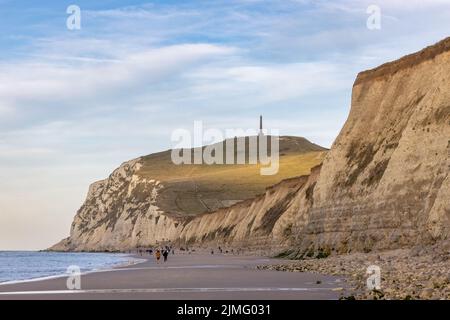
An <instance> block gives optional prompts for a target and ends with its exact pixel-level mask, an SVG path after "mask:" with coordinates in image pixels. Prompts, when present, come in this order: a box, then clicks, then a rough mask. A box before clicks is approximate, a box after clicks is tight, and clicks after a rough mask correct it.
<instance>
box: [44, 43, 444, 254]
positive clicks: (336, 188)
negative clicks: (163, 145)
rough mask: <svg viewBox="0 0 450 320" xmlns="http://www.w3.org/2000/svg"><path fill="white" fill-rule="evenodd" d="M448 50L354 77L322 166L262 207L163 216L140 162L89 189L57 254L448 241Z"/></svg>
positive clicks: (252, 204)
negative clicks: (165, 246) (158, 246)
mask: <svg viewBox="0 0 450 320" xmlns="http://www.w3.org/2000/svg"><path fill="white" fill-rule="evenodd" d="M449 159H450V38H449V39H446V40H444V41H442V42H440V43H438V44H436V45H435V46H432V47H429V48H426V49H424V50H423V51H421V52H419V53H416V54H413V55H410V56H407V57H404V58H402V59H400V60H398V61H395V62H392V63H388V64H386V65H383V66H380V67H378V68H376V69H374V70H370V71H366V72H362V73H361V74H359V75H358V77H357V79H356V81H355V84H354V87H353V93H352V106H351V111H350V115H349V117H348V120H347V121H346V123H345V125H344V127H343V128H342V130H341V132H340V134H339V136H338V137H337V139H336V141H335V142H334V144H333V146H332V148H331V150H330V151H329V152H328V153H327V155H326V157H325V159H324V161H323V164H322V165H321V166H319V167H316V168H314V169H313V170H312V172H311V174H310V175H309V176H303V177H298V178H293V179H289V180H285V181H282V182H281V183H279V184H278V185H275V186H273V187H271V188H268V189H267V190H266V192H265V193H264V194H262V195H260V196H258V197H256V198H255V199H252V200H246V201H243V202H240V203H238V204H235V205H233V206H231V207H229V208H223V209H219V210H217V211H215V212H213V213H208V214H201V215H199V216H196V217H194V218H184V219H183V218H175V217H174V216H168V215H166V214H165V213H164V212H162V211H161V210H160V209H159V208H158V207H157V206H156V202H155V199H156V198H157V196H158V190H160V188H163V187H164V186H163V185H162V184H161V183H158V181H154V180H147V179H143V178H142V177H140V176H139V175H136V172H137V170H139V166H140V165H141V164H140V159H137V160H134V161H131V162H128V163H125V164H124V165H122V166H121V167H120V168H119V169H118V170H116V171H115V172H114V173H113V174H112V175H111V176H110V177H109V178H108V179H107V180H104V181H100V182H97V183H95V184H94V185H92V186H91V189H90V192H89V195H88V198H87V200H86V203H85V204H84V205H83V207H82V208H81V209H80V211H79V212H78V214H77V216H76V218H75V221H74V223H73V225H72V231H71V236H70V238H68V239H66V240H63V241H62V242H61V243H60V244H58V245H56V246H55V247H53V249H56V250H104V249H110V250H111V249H115V250H120V249H128V248H133V247H137V246H141V245H142V246H145V245H152V244H155V243H156V242H157V241H163V240H170V241H172V242H176V243H179V244H189V245H191V244H195V245H201V246H216V245H221V244H225V245H227V246H234V247H240V248H246V249H261V250H265V251H271V250H278V251H281V250H288V251H289V253H290V254H291V255H292V256H299V255H304V254H307V255H311V254H317V253H318V252H321V253H324V252H326V253H327V254H328V253H331V252H336V253H346V252H350V251H370V250H374V249H375V250H377V249H379V250H382V249H388V248H397V247H405V246H412V245H415V244H425V245H426V244H430V243H433V242H435V241H439V240H443V239H448V238H449V236H450V200H449V199H450V181H449V177H448V173H449V171H450V160H449Z"/></svg>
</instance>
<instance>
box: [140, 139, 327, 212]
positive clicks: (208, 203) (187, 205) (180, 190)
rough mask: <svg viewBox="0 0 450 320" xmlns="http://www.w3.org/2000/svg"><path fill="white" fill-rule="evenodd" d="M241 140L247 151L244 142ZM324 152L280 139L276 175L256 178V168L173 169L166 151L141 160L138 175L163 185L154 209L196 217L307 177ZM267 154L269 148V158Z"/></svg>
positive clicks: (308, 144) (303, 142)
mask: <svg viewBox="0 0 450 320" xmlns="http://www.w3.org/2000/svg"><path fill="white" fill-rule="evenodd" d="M242 139H244V138H242ZM245 139H246V140H245V150H248V144H249V142H248V138H245ZM269 141H270V140H269ZM224 145H225V144H224ZM203 148H204V147H203ZM326 150H327V149H325V148H322V147H320V146H318V145H316V144H313V143H311V142H310V141H308V140H306V139H305V138H301V137H292V136H282V137H280V138H279V154H280V159H279V171H278V173H277V174H275V175H268V176H263V175H261V174H260V167H261V165H260V164H257V165H254V164H253V165H252V164H248V163H246V164H241V165H237V164H234V165H230V164H213V165H207V164H190V165H189V164H188V165H187V164H181V165H175V164H173V163H172V161H171V150H167V151H164V152H159V153H154V154H151V155H148V156H145V157H144V158H143V159H144V160H143V164H144V165H143V167H142V168H141V169H140V171H139V173H138V174H139V175H142V176H144V177H146V178H149V179H156V180H159V181H161V183H162V184H163V185H164V188H163V189H162V190H161V193H160V196H159V197H158V198H159V201H158V204H157V205H158V207H159V208H161V209H162V210H164V211H165V212H166V213H169V214H173V215H183V216H185V215H197V214H200V213H204V212H212V211H214V210H217V209H218V208H221V207H227V206H230V205H232V204H234V203H236V202H239V201H241V200H245V199H249V198H252V197H254V196H256V195H257V194H260V193H262V192H263V191H264V190H265V188H266V187H269V186H271V185H274V184H276V183H278V182H280V181H281V180H283V179H286V178H291V177H296V176H301V175H305V174H309V172H310V169H311V168H312V167H314V166H316V165H318V164H320V163H321V162H322V160H323V157H324V156H325V153H326ZM241 152H244V150H242V149H238V148H237V144H236V146H235V150H234V153H235V158H236V157H237V155H238V154H239V153H241ZM270 152H271V151H270V144H269V155H270ZM224 154H225V152H224ZM246 154H247V156H248V152H246ZM246 159H248V158H246Z"/></svg>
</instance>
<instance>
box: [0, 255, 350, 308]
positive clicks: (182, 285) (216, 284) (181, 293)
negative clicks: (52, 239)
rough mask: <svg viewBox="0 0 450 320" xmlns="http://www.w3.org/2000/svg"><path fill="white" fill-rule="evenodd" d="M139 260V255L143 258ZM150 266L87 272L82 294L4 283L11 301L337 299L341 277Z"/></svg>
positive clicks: (191, 258)
mask: <svg viewBox="0 0 450 320" xmlns="http://www.w3.org/2000/svg"><path fill="white" fill-rule="evenodd" d="M139 258H141V257H139ZM142 258H147V259H148V260H147V261H146V262H142V263H138V264H135V265H131V266H126V267H119V268H115V269H109V270H103V271H99V272H92V273H87V274H83V275H82V276H81V290H68V289H67V286H66V282H67V277H66V276H64V277H60V278H53V279H46V280H42V281H31V282H20V283H13V284H3V285H0V300H11V299H89V300H92V299H171V300H178V299H182V300H187V299H192V300H197V299H198V300H207V299H213V300H214V299H225V300H227V299H236V300H240V299H244V300H250V299H254V300H266V299H338V298H339V296H340V295H341V292H342V287H345V282H344V281H343V279H342V278H339V277H336V276H327V275H320V274H313V273H301V272H280V271H270V270H257V269H256V266H257V265H265V264H275V263H279V262H286V260H279V259H269V258H264V257H251V256H240V255H221V254H215V255H211V254H206V253H203V254H200V253H192V254H187V253H183V254H175V255H169V259H168V261H167V262H166V263H160V264H156V261H155V259H154V258H153V257H149V256H148V255H146V256H143V257H142Z"/></svg>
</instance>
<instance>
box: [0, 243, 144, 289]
mask: <svg viewBox="0 0 450 320" xmlns="http://www.w3.org/2000/svg"><path fill="white" fill-rule="evenodd" d="M3 252H52V253H111V254H117V253H113V252H77V251H43V250H39V251H22V250H20V251H3ZM120 254H125V255H126V257H132V258H134V259H135V261H134V262H132V261H127V262H125V261H124V262H123V263H117V264H113V265H110V266H105V267H101V268H95V269H91V270H87V271H83V272H81V276H84V275H87V274H92V273H96V272H107V271H111V270H114V269H118V268H126V267H130V266H135V265H138V264H140V263H145V262H146V261H147V260H148V259H144V258H143V257H138V256H135V255H133V254H128V253H122V252H121V253H120ZM67 276H68V274H67V273H61V274H54V275H48V276H42V277H36V278H27V279H19V280H7V281H3V282H0V287H1V286H4V285H14V284H21V283H28V282H39V281H46V280H52V279H59V278H67Z"/></svg>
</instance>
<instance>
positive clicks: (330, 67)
mask: <svg viewBox="0 0 450 320" xmlns="http://www.w3.org/2000/svg"><path fill="white" fill-rule="evenodd" d="M71 4H76V5H78V6H79V7H80V8H81V19H82V21H81V30H74V31H71V30H68V29H67V28H66V19H67V17H68V15H67V14H66V8H67V7H68V6H69V5H71ZM370 4H376V5H378V6H379V7H380V9H381V13H382V16H381V29H380V30H369V29H367V27H366V20H367V18H368V16H369V15H368V14H367V13H366V9H367V7H368V6H369V5H370ZM0 30H1V32H0V181H1V182H0V211H1V212H0V249H6V248H9V249H20V248H32V249H39V248H43V247H46V246H48V245H50V244H52V243H53V242H56V241H58V240H59V239H60V238H62V237H64V236H66V235H67V234H68V230H69V226H70V223H71V220H72V217H73V215H74V214H75V212H76V210H77V209H78V207H79V206H80V204H81V203H82V201H83V199H84V197H85V194H86V192H87V188H88V185H89V184H90V183H91V182H93V181H95V180H98V179H103V178H105V177H106V176H107V175H108V174H109V173H110V172H111V171H112V170H113V169H114V168H115V167H117V166H118V165H119V164H120V163H121V162H123V161H125V160H128V159H132V158H135V157H138V156H140V155H144V154H149V153H152V152H155V151H160V150H163V149H168V148H170V147H171V145H172V144H171V141H170V136H171V132H172V131H173V130H175V129H178V128H186V129H192V126H193V122H194V121H195V120H202V121H203V122H204V124H205V126H206V127H212V128H218V129H226V128H255V127H257V126H258V116H259V114H263V115H264V120H265V121H264V122H265V126H266V127H268V128H275V129H279V130H280V133H281V134H283V135H298V136H305V137H306V138H308V139H310V140H311V141H313V142H316V143H319V144H321V145H323V146H327V147H330V146H331V144H332V142H333V140H334V138H335V137H336V135H337V134H338V133H339V130H340V128H341V127H342V125H343V123H344V121H345V119H346V117H347V115H348V112H349V107H350V96H351V87H352V84H353V81H354V79H355V77H356V75H357V73H358V72H359V71H362V70H365V69H369V68H372V67H375V66H377V65H379V64H381V63H384V62H386V61H388V60H393V59H396V58H399V57H401V56H402V55H404V54H407V53H411V52H414V51H417V50H419V49H421V48H423V47H425V46H427V45H430V44H433V43H435V42H437V41H439V40H441V39H443V38H445V37H447V36H449V30H450V1H449V0H428V1H419V0H411V1H401V0H390V1H388V0H383V1H365V0H358V1H357V0H336V1H322V0H315V1H314V0H285V1H259V0H224V1H153V2H148V1H98V2H97V3H94V1H76V0H72V1H23V0H19V1H5V0H0ZM30 221H33V223H32V224H30Z"/></svg>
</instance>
